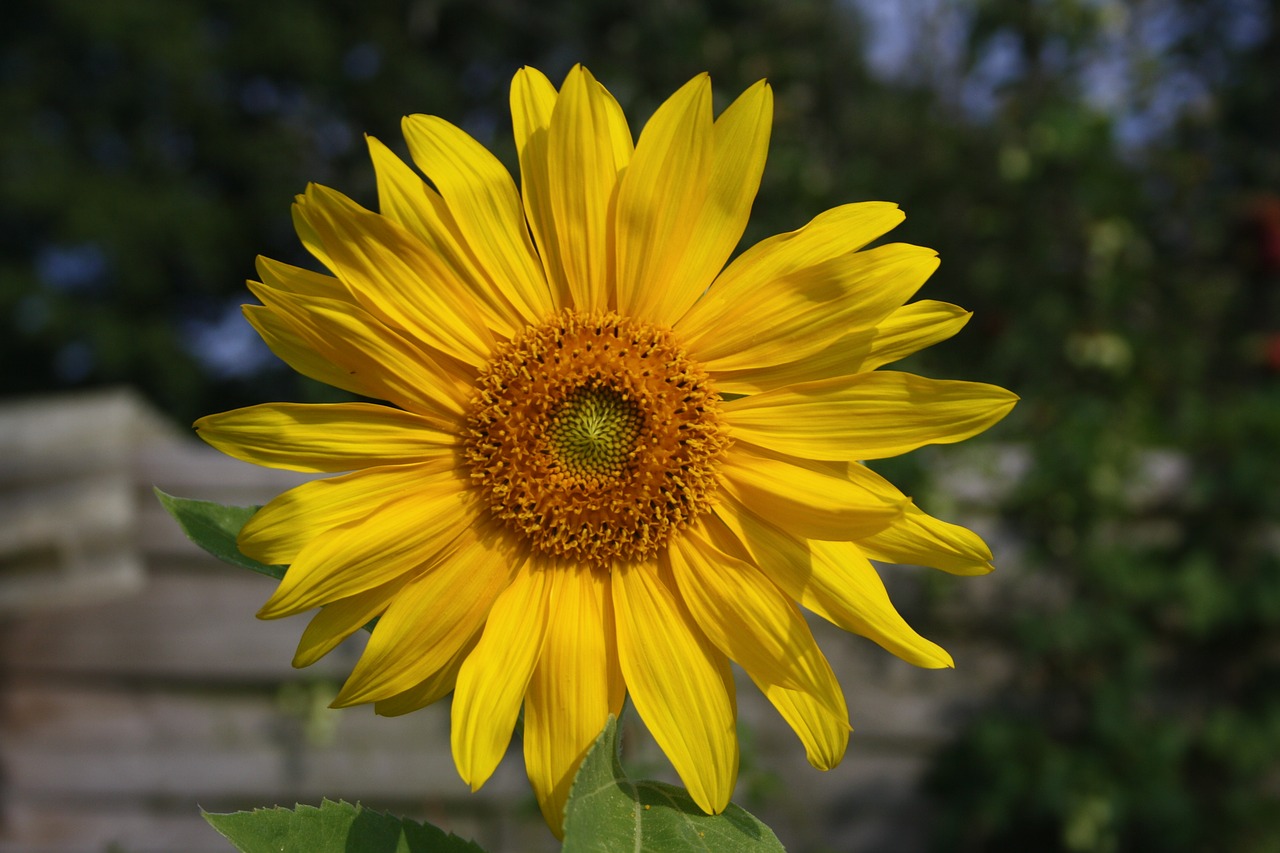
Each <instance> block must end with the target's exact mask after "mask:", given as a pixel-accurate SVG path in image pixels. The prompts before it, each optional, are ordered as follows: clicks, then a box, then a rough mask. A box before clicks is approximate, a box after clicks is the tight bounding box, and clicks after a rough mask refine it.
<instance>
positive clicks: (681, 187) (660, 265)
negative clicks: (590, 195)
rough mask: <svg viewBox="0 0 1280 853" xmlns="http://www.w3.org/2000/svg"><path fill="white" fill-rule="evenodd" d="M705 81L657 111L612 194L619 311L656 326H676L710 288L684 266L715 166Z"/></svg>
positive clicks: (706, 277) (704, 276) (706, 278)
mask: <svg viewBox="0 0 1280 853" xmlns="http://www.w3.org/2000/svg"><path fill="white" fill-rule="evenodd" d="M712 125H713V120H712V114H711V80H710V78H709V77H707V75H705V74H702V75H700V76H698V77H695V78H694V79H693V80H690V81H689V82H688V83H686V84H685V85H684V86H682V87H681V88H680V89H679V90H678V91H676V93H675V94H674V95H672V96H671V97H670V98H669V99H668V100H667V101H666V103H664V104H663V105H662V106H660V107H658V109H657V111H656V112H655V113H654V114H653V117H652V118H650V119H649V123H648V124H646V125H645V128H644V130H643V132H641V134H640V140H639V142H637V143H636V150H635V156H633V157H632V158H631V164H630V165H629V166H628V167H627V171H626V173H625V174H624V175H623V176H622V183H621V185H620V186H619V187H618V207H617V215H616V223H615V228H616V231H615V234H616V239H617V248H618V270H617V274H618V281H617V285H618V309H619V311H621V312H622V313H623V314H625V315H627V316H631V317H635V318H637V319H640V320H645V321H647V322H652V323H656V324H659V325H663V324H669V323H671V322H673V321H674V320H676V319H677V318H678V317H679V316H680V315H681V314H683V313H684V311H685V310H686V309H687V308H688V306H689V305H690V304H692V302H693V300H695V299H697V297H698V294H699V293H701V292H702V290H704V289H705V288H706V287H707V285H708V284H710V282H711V280H712V277H713V276H714V275H715V270H711V271H710V273H707V272H706V271H704V270H703V269H701V268H699V267H698V266H697V265H695V264H689V265H688V266H686V261H688V260H691V259H692V258H693V256H694V252H695V251H698V250H697V249H696V248H695V246H694V244H695V243H696V241H697V240H698V239H699V238H701V237H702V236H704V235H702V234H700V233H699V229H698V225H699V222H700V220H701V218H702V216H703V207H704V206H705V205H706V204H707V200H708V194H709V192H710V187H711V171H712V166H713V164H714V162H715V159H714V154H715V139H714V135H713V131H712Z"/></svg>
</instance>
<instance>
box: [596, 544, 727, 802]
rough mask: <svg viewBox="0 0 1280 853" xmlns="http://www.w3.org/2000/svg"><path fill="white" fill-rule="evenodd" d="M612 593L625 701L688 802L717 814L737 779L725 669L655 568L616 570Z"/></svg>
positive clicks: (642, 566)
mask: <svg viewBox="0 0 1280 853" xmlns="http://www.w3.org/2000/svg"><path fill="white" fill-rule="evenodd" d="M612 589H613V603H614V612H615V614H616V618H617V620H618V660H619V663H620V664H621V666H622V674H623V677H624V678H625V679H626V682H627V689H628V690H629V691H630V693H631V701H632V702H634V703H635V706H636V710H637V711H639V713H640V717H641V719H643V720H644V722H645V725H646V726H648V728H649V731H650V732H651V733H652V734H653V738H654V740H656V741H657V742H658V746H660V747H661V748H662V751H663V752H664V753H666V755H667V757H668V758H669V759H671V763H672V765H674V766H675V769H676V773H678V774H680V779H681V780H682V781H683V782H684V785H685V787H686V788H687V789H688V791H689V796H690V797H692V798H693V801H694V802H695V803H697V804H698V807H699V808H701V809H702V810H703V811H705V812H708V813H710V814H717V813H719V812H721V811H723V810H724V808H725V806H727V805H728V803H729V796H730V794H731V793H732V792H733V784H734V781H735V780H736V778H737V775H738V735H737V731H736V730H735V727H734V726H735V724H734V719H735V716H736V714H735V707H734V701H733V679H732V675H731V674H730V672H729V662H728V660H727V659H726V658H725V656H724V655H723V654H722V653H721V652H720V651H719V650H717V649H716V648H715V646H714V645H712V643H711V641H710V640H708V639H707V638H706V636H705V635H704V634H703V633H702V631H700V630H699V629H698V627H697V625H696V623H695V622H694V621H693V619H692V617H690V616H689V615H688V613H687V612H686V611H685V610H684V608H683V606H682V605H681V604H680V602H679V600H678V599H677V597H676V596H675V595H674V594H673V593H672V591H671V590H670V589H669V588H668V587H667V586H666V585H665V584H664V583H663V582H662V580H661V579H660V578H659V577H658V572H657V569H656V567H655V566H653V565H650V564H637V563H632V564H627V565H623V566H619V567H617V568H615V569H614V572H613V584H612ZM677 661H678V662H679V663H678V665H676V664H675V662H677Z"/></svg>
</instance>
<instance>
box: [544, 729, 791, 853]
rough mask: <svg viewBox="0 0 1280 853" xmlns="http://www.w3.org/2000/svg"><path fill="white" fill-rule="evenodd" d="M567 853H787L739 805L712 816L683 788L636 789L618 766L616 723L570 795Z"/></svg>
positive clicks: (644, 785)
mask: <svg viewBox="0 0 1280 853" xmlns="http://www.w3.org/2000/svg"><path fill="white" fill-rule="evenodd" d="M564 830H565V833H564V848H563V853H613V851H616V850H627V851H634V853H672V851H682V850H697V851H708V853H710V851H715V853H781V851H782V850H783V847H782V843H781V842H779V841H778V838H777V836H775V835H774V834H773V831H772V830H770V829H769V827H767V826H765V825H764V824H763V823H761V822H760V821H758V820H756V819H755V818H754V817H752V816H751V815H750V814H748V813H747V812H746V811H744V810H743V809H741V808H739V807H738V806H735V805H733V804H730V805H729V808H727V809H725V811H724V813H723V814H719V815H708V814H704V813H703V811H702V809H700V808H698V806H697V804H696V803H694V802H693V800H692V799H691V798H690V797H689V794H688V793H686V792H685V790H684V789H683V788H677V787H675V786H674V785H667V784H664V783H662V782H632V781H631V780H630V779H628V778H627V776H626V774H625V773H624V772H623V770H622V762H621V761H619V760H618V723H617V720H615V719H614V718H613V717H610V718H609V722H608V724H606V725H605V728H604V731H603V732H601V733H600V737H599V738H597V739H596V742H595V745H594V746H593V747H591V751H590V752H588V753H587V757H586V758H585V759H584V760H583V762H582V767H581V768H579V770H578V776H577V778H576V779H574V781H573V789H572V790H571V791H570V792H569V803H568V806H567V807H566V812H565V822H564Z"/></svg>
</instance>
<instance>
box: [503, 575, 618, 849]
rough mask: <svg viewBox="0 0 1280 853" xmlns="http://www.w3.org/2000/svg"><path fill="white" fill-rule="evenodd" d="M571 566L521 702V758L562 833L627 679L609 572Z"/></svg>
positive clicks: (555, 827) (541, 803)
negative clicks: (578, 782)
mask: <svg viewBox="0 0 1280 853" xmlns="http://www.w3.org/2000/svg"><path fill="white" fill-rule="evenodd" d="M555 570H556V571H561V572H565V573H567V577H565V579H564V583H563V584H561V585H560V587H559V588H558V590H557V594H556V598H555V600H553V601H552V609H551V614H550V618H549V621H548V625H547V637H546V642H545V645H544V646H543V649H542V657H541V658H539V659H538V665H537V667H536V668H535V669H534V671H533V678H532V679H531V680H530V681H529V690H528V693H527V694H526V696H525V705H524V763H525V767H526V768H527V769H528V773H529V781H530V782H532V783H533V790H534V793H535V794H536V795H537V797H538V805H539V806H540V807H541V808H542V815H543V817H544V818H546V821H547V825H548V826H550V827H551V831H552V832H554V833H555V834H556V836H557V837H561V836H562V835H563V821H564V806H565V802H566V801H567V800H568V798H569V788H570V787H571V786H572V784H573V778H574V775H575V774H576V773H577V771H578V765H580V764H581V763H582V759H583V757H584V756H585V755H586V753H587V750H588V749H590V748H591V745H592V744H593V743H595V739H596V737H597V736H599V734H600V730H601V729H603V728H604V724H605V720H607V719H608V717H609V715H610V714H613V715H614V716H617V715H618V714H620V713H621V712H622V701H623V698H624V697H625V695H626V685H625V683H624V682H623V680H622V670H621V669H619V667H618V647H617V640H616V628H615V626H614V618H613V597H612V594H611V593H610V590H609V584H610V578H609V575H608V573H606V572H603V571H599V570H596V569H589V568H576V569H574V568H569V567H567V566H565V567H560V568H558V569H555Z"/></svg>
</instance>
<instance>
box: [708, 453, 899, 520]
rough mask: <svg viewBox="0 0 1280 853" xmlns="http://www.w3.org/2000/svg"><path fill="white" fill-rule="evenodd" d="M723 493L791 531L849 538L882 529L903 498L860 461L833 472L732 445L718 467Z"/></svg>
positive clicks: (892, 518) (824, 467) (896, 510)
mask: <svg viewBox="0 0 1280 853" xmlns="http://www.w3.org/2000/svg"><path fill="white" fill-rule="evenodd" d="M720 471H721V477H722V481H723V483H724V487H725V491H726V492H728V493H729V494H730V495H732V496H733V497H734V498H736V499H737V500H738V501H740V502H742V503H743V504H745V505H747V506H749V507H751V508H752V509H753V510H755V511H757V512H759V513H760V514H762V515H764V516H765V517H767V518H772V519H775V520H776V521H777V522H778V523H779V524H781V525H783V526H784V527H786V528H787V529H788V530H793V531H795V532H796V533H797V535H800V536H804V537H807V538H814V539H852V538H855V537H859V536H866V535H869V534H871V533H874V532H876V531H879V530H883V529H884V528H886V527H888V526H889V524H891V523H892V522H893V520H894V519H896V518H898V516H900V515H901V514H902V509H903V507H904V506H905V505H906V503H907V497H906V496H905V495H903V494H902V493H901V492H899V491H898V490H897V489H895V488H894V487H893V486H892V485H891V484H890V483H889V482H888V481H886V480H885V479H884V478H882V477H880V476H879V475H878V474H875V473H874V472H872V471H869V470H868V469H866V468H864V467H863V466H861V465H852V466H849V467H848V469H847V470H844V469H841V470H840V471H836V470H834V469H832V468H830V467H826V466H821V465H815V464H811V463H806V462H805V461H804V460H801V459H795V458H786V457H782V456H778V455H776V454H770V453H768V452H765V451H760V450H757V449H755V448H751V447H750V445H747V444H745V443H742V442H740V443H738V444H736V445H734V447H733V449H732V451H730V452H729V453H728V454H726V455H725V458H724V461H723V463H722V465H721V469H720Z"/></svg>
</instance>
